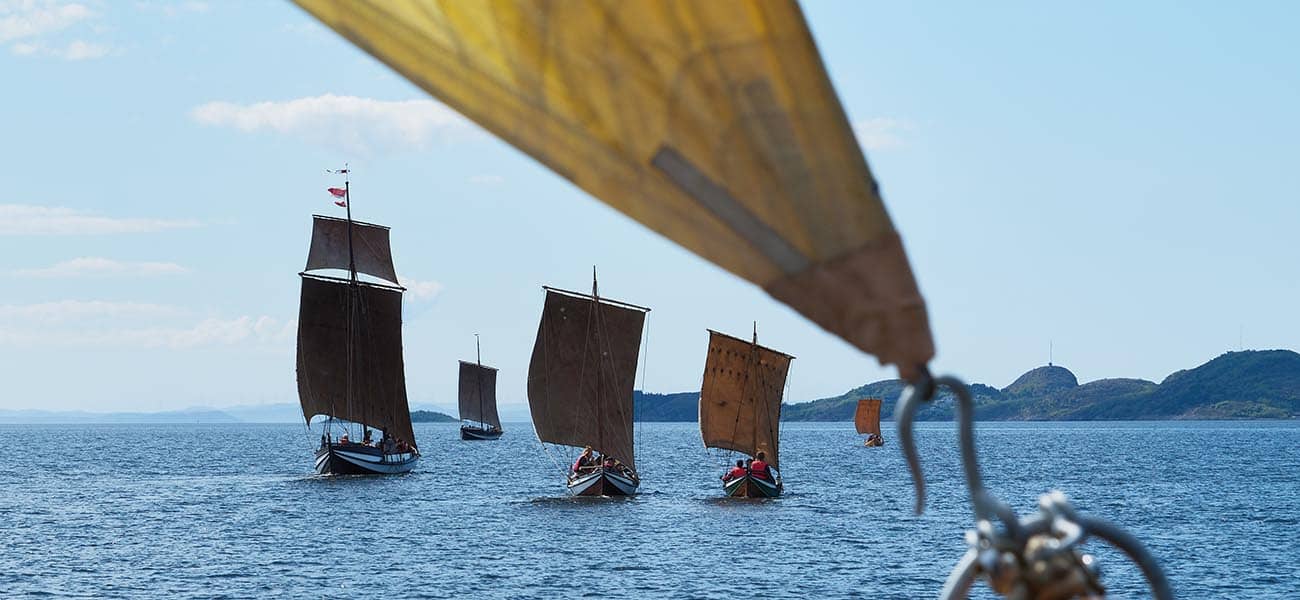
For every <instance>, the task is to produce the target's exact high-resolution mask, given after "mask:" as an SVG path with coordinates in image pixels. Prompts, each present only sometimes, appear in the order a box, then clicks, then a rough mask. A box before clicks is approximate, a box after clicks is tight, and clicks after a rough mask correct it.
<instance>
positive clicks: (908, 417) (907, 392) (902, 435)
mask: <svg viewBox="0 0 1300 600" xmlns="http://www.w3.org/2000/svg"><path fill="white" fill-rule="evenodd" d="M945 387H946V388H948V389H949V390H951V391H952V392H953V394H954V395H955V396H956V401H955V403H954V404H955V406H956V409H957V410H956V413H957V441H958V443H959V444H960V447H961V462H962V470H963V472H964V473H965V474H966V487H967V488H969V489H970V492H971V500H972V501H973V504H974V508H975V516H976V517H977V518H980V519H987V518H988V517H989V516H991V515H997V516H998V517H999V520H1002V521H1003V522H1004V524H1005V523H1006V522H1007V519H1005V518H1004V517H1005V515H1004V514H1002V513H1003V511H1002V510H1000V508H1001V507H998V506H996V505H997V504H1000V503H998V502H997V501H996V500H992V499H991V497H989V496H988V495H987V494H985V493H984V483H983V480H982V479H981V478H980V467H979V459H978V458H977V457H976V454H975V399H974V398H973V397H972V396H971V393H970V388H968V387H966V384H965V383H964V382H962V381H961V380H960V379H957V378H956V377H951V376H944V377H940V378H938V379H932V378H931V377H930V374H929V372H928V371H922V375H921V377H920V378H919V380H918V381H917V383H915V384H910V385H908V386H907V387H906V388H905V389H904V390H903V394H902V395H901V396H900V397H899V398H898V405H897V406H898V407H897V409H896V410H895V411H894V414H895V421H896V423H897V426H898V439H899V442H900V443H901V445H902V449H903V458H904V459H906V461H907V469H908V471H909V472H911V474H912V483H913V485H914V486H915V487H916V514H918V515H919V514H921V513H923V512H925V475H924V474H923V472H922V471H921V457H920V453H919V452H918V451H917V449H916V437H915V435H914V434H913V430H912V426H913V423H914V421H915V420H916V411H917V409H918V408H919V404H920V403H921V402H929V401H932V400H934V398H935V397H936V396H937V395H938V391H939V389H940V388H945ZM918 398H919V400H918ZM1011 521H1012V522H1014V521H1015V519H1014V518H1013V519H1011ZM1008 526H1009V527H1014V525H1008Z"/></svg>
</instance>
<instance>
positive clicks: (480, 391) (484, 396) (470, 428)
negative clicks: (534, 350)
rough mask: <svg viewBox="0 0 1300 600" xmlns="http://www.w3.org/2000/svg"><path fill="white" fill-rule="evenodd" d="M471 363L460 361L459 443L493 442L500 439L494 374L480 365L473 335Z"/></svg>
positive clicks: (480, 359)
mask: <svg viewBox="0 0 1300 600" xmlns="http://www.w3.org/2000/svg"><path fill="white" fill-rule="evenodd" d="M474 350H475V354H476V357H475V362H472V363H471V362H465V361H463V360H462V361H460V420H461V421H468V423H462V424H461V426H460V439H462V440H495V439H497V438H500V437H501V433H502V432H501V417H499V416H498V415H497V370H496V369H494V368H492V367H488V366H484V365H483V354H482V352H481V351H480V350H479V346H478V334H475V335H474Z"/></svg>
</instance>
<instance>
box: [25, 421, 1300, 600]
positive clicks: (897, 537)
mask: <svg viewBox="0 0 1300 600" xmlns="http://www.w3.org/2000/svg"><path fill="white" fill-rule="evenodd" d="M920 427H921V430H920V441H921V445H922V456H923V459H924V460H925V461H926V466H927V467H928V475H929V481H930V483H931V496H930V502H929V506H928V507H927V508H928V510H927V512H926V514H925V515H924V516H921V517H917V516H913V515H912V514H911V512H910V508H911V503H912V501H913V492H912V489H911V487H910V484H909V482H908V479H907V474H906V472H905V470H904V468H903V463H902V459H901V455H900V453H899V451H898V447H897V445H896V444H894V443H893V442H895V441H896V440H893V439H891V440H890V441H891V445H890V446H888V447H886V448H884V449H864V448H862V447H860V439H859V437H858V436H857V435H856V434H854V433H853V432H852V431H851V430H850V429H849V428H848V426H847V425H840V424H834V425H832V424H786V426H785V428H784V431H783V434H782V438H783V442H782V449H783V450H782V462H783V464H782V467H783V469H782V471H783V473H784V475H785V480H786V490H787V494H786V495H785V496H784V497H782V498H780V499H778V500H774V501H758V502H753V501H748V502H746V501H724V500H721V499H720V498H719V495H720V485H719V483H718V480H717V476H718V474H719V473H720V471H721V458H720V457H718V456H717V455H713V454H710V453H708V452H706V451H705V450H704V449H703V448H701V447H700V442H699V432H698V430H697V429H696V427H695V425H693V424H650V425H644V426H642V427H641V428H640V436H641V437H640V441H639V444H638V445H639V446H640V455H639V457H640V458H639V462H640V466H641V472H642V476H643V485H642V488H641V489H642V492H643V493H642V494H641V495H640V496H638V497H636V498H635V499H631V500H604V501H599V500H598V501H585V500H577V499H570V498H566V497H565V495H564V488H563V486H562V485H561V477H560V475H559V473H558V470H557V466H556V464H555V463H553V462H552V461H551V460H550V459H549V458H548V455H547V453H545V452H544V451H543V450H542V448H541V445H540V444H539V443H538V442H537V440H536V438H535V437H534V435H533V432H532V429H531V427H530V426H528V425H526V424H519V425H515V426H513V427H510V426H507V433H506V436H505V437H504V438H502V439H501V440H500V441H498V442H461V441H459V439H458V438H457V431H456V426H455V425H418V426H417V430H416V431H417V435H418V436H419V441H420V445H421V447H422V449H423V450H424V452H425V459H424V460H423V461H422V463H421V466H420V467H419V469H418V471H417V472H415V473H412V474H410V475H407V476H403V477H389V478H318V477H314V476H312V475H311V474H310V467H311V454H312V450H313V448H314V446H315V442H316V437H314V436H313V435H312V434H310V433H308V432H306V431H305V430H304V429H303V428H302V427H296V426H291V425H237V426H225V425H150V426H114V425H95V426H71V425H69V426H0V543H2V544H3V551H2V552H0V590H3V591H4V593H5V595H6V596H7V597H14V596H19V597H21V596H58V597H63V596H70V597H144V596H148V597H214V598H246V597H266V596H288V597H373V598H404V597H451V596H468V595H474V596H482V597H487V596H496V597H570V596H620V595H626V596H631V597H645V596H674V597H688V596H689V597H718V598H721V597H732V596H735V595H736V594H735V593H734V590H733V588H731V587H729V585H730V584H734V583H737V582H740V581H742V580H743V582H744V586H745V589H746V590H747V591H746V594H749V595H756V596H778V595H782V596H797V597H863V596H869V597H872V598H929V597H934V596H936V595H937V593H938V591H939V589H940V587H941V585H942V582H943V580H944V578H945V577H946V575H947V573H948V570H949V569H950V568H951V567H952V565H953V564H954V562H955V561H956V560H957V559H958V557H959V556H960V555H961V554H962V552H963V551H964V550H965V548H964V546H963V541H962V532H963V530H964V529H966V528H967V527H969V526H970V522H971V517H970V511H969V503H968V501H967V499H966V496H965V492H964V490H963V489H962V487H961V479H960V474H959V472H958V471H957V462H956V451H955V444H954V443H953V441H954V438H955V436H954V434H953V429H952V426H951V425H950V424H922V425H921V426H920ZM978 436H979V447H980V451H981V452H982V463H983V466H984V470H985V478H986V481H987V484H988V485H989V487H990V488H991V489H992V490H993V491H994V492H995V493H996V494H997V495H999V496H1000V497H1002V498H1003V499H1004V500H1006V501H1008V502H1009V503H1010V504H1012V505H1013V506H1014V507H1015V508H1016V510H1017V511H1019V512H1021V513H1024V512H1027V511H1029V510H1031V509H1032V508H1033V507H1034V506H1035V501H1036V498H1037V497H1038V495H1039V494H1041V493H1042V492H1044V491H1046V490H1048V489H1052V488H1059V489H1062V490H1064V491H1066V492H1067V493H1068V494H1069V495H1070V497H1071V499H1072V500H1073V501H1074V503H1075V505H1076V507H1077V508H1079V509H1080V510H1081V511H1084V512H1089V513H1092V514H1097V515H1101V516H1105V517H1107V518H1110V519H1112V520H1114V521H1116V522H1118V523H1120V524H1122V525H1124V526H1126V527H1129V528H1130V529H1131V530H1132V531H1133V532H1135V533H1136V534H1137V535H1138V536H1139V537H1140V538H1141V539H1142V540H1144V541H1145V542H1146V543H1147V544H1148V546H1149V547H1150V548H1151V549H1152V550H1153V551H1154V552H1155V553H1156V554H1157V555H1158V556H1159V557H1160V559H1161V560H1162V562H1163V563H1164V565H1165V566H1166V567H1167V570H1168V572H1169V575H1170V577H1171V579H1172V581H1173V583H1174V586H1175V588H1176V590H1177V591H1178V592H1179V594H1180V596H1181V597H1183V598H1291V597H1296V596H1298V595H1300V474H1298V472H1300V424H1297V423H1295V422H1282V423H1183V422H1179V423H1122V424H1097V423H1087V424H994V423H986V424H981V425H980V426H979V427H978ZM890 437H891V438H892V437H894V436H892V435H891V436H890ZM555 460H556V461H561V460H563V457H561V456H560V455H559V454H558V453H556V454H555ZM1088 549H1089V550H1090V551H1094V552H1095V553H1096V554H1097V555H1098V556H1099V558H1100V560H1101V564H1102V569H1103V576H1104V580H1105V582H1106V583H1107V584H1108V585H1109V586H1110V589H1111V593H1112V597H1120V598H1123V597H1142V596H1145V591H1144V588H1143V587H1142V584H1141V582H1140V580H1139V578H1138V575H1137V572H1136V571H1135V570H1134V569H1133V568H1131V567H1129V566H1128V565H1127V564H1125V563H1124V562H1123V560H1122V558H1121V557H1120V556H1119V555H1118V554H1116V553H1115V552H1113V551H1108V550H1107V548H1106V547H1104V546H1098V545H1097V544H1090V545H1089V546H1088ZM977 590H978V593H977V597H990V595H989V593H988V591H987V590H986V589H985V588H983V587H982V586H981V587H979V588H977Z"/></svg>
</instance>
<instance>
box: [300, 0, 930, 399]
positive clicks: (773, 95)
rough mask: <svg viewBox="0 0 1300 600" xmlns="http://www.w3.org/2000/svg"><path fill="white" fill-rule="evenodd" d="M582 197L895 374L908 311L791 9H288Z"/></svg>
mask: <svg viewBox="0 0 1300 600" xmlns="http://www.w3.org/2000/svg"><path fill="white" fill-rule="evenodd" d="M295 1H296V2H297V3H298V5H300V6H301V7H303V8H304V9H305V10H307V11H308V12H309V13H311V14H313V15H315V16H316V17H317V18H318V19H320V20H321V21H322V22H324V23H325V24H326V25H328V26H329V27H331V28H333V29H334V30H335V31H337V32H339V33H340V34H342V35H343V36H344V37H346V38H347V39H349V40H351V41H352V42H353V43H355V44H356V45H357V46H359V47H360V48H362V49H364V50H365V51H367V52H369V53H370V54H372V55H374V56H375V57H377V58H378V59H379V60H381V61H383V62H385V63H387V64H388V65H389V66H391V67H392V68H393V69H395V70H397V71H398V72H399V73H401V74H402V75H404V76H406V78H407V79H409V80H411V81H412V82H413V83H415V84H416V85H418V86H420V87H421V88H423V89H424V90H426V91H427V92H429V93H430V94H432V95H433V96H435V97H437V98H438V99H439V100H441V101H442V102H444V103H446V104H448V105H449V106H451V107H453V108H454V109H456V110H458V111H460V112H461V113H462V114H464V115H466V116H467V117H469V118H470V119H472V120H473V121H475V122H477V123H478V124H480V125H482V126H483V127H484V128H486V129H487V130H489V131H491V132H492V133H494V134H496V135H498V136H500V137H501V138H502V139H504V140H506V141H508V142H510V143H511V144H513V145H514V146H516V147H517V148H519V149H520V150H522V151H523V152H526V153H527V154H529V155H530V156H532V157H533V158H535V159H537V160H538V161H540V162H541V163H542V164H544V165H546V166H547V167H549V168H551V169H553V170H554V171H555V172H557V173H559V174H560V175H561V176H563V177H565V178H567V179H569V180H571V181H572V182H573V183H575V184H576V185H578V186H579V187H581V188H582V189H583V190H585V191H587V192H588V193H590V194H592V195H593V196H595V197H596V198H599V199H600V200H601V201H603V202H606V203H608V204H609V205H611V206H613V207H614V208H616V209H618V210H620V211H622V212H623V213H625V214H627V215H628V216H630V217H632V218H633V219H636V220H637V221H639V222H641V223H643V224H644V225H646V226H647V227H650V228H651V229H653V230H655V231H657V232H659V233H661V234H663V235H665V236H667V237H668V238H670V239H672V240H674V241H676V242H677V243H679V244H681V245H683V246H685V247H687V248H689V249H690V250H692V251H694V252H695V253H697V254H699V255H700V256H702V257H704V258H706V259H708V260H710V261H712V262H714V263H716V264H718V265H719V266H721V267H723V268H725V269H727V270H728V271H731V272H732V273H735V274H736V275H739V276H740V277H743V278H745V279H747V280H749V281H751V282H754V283H756V284H758V285H759V286H762V287H763V289H765V290H766V291H767V292H768V293H769V294H771V295H772V296H774V297H775V298H777V299H778V300H780V301H782V302H785V303H786V304H788V305H790V306H791V307H793V308H794V309H796V310H797V311H799V312H800V313H802V314H803V315H805V316H806V317H808V318H809V319H811V320H813V321H814V322H816V323H818V324H819V325H821V326H822V327H824V328H826V329H828V330H829V331H831V332H833V333H835V334H837V335H839V336H840V337H842V338H844V339H845V340H847V341H849V342H850V343H852V344H854V345H855V346H857V347H858V348H861V349H862V350H865V351H867V352H870V353H873V354H875V355H876V356H877V357H879V359H880V360H881V361H882V362H885V363H893V364H897V365H899V367H900V369H901V370H902V372H903V374H904V375H905V376H907V375H909V374H914V373H915V372H916V371H915V368H916V367H919V366H921V365H923V364H925V363H926V362H927V361H928V360H929V359H930V358H931V357H932V356H933V354H934V350H933V342H932V341H931V337H930V331H929V323H928V320H927V317H926V312H925V305H924V302H923V301H922V299H921V296H920V293H919V292H918V291H917V287H916V282H915V280H914V278H913V276H912V272H911V267H910V266H909V265H908V261H907V258H906V256H905V255H904V253H903V248H902V243H901V242H900V240H899V238H898V235H897V233H896V232H895V230H894V227H893V225H892V223H891V222H890V220H889V216H888V215H887V214H886V212H885V208H884V205H883V204H882V202H881V199H880V195H879V192H878V190H877V187H876V182H875V180H874V179H873V178H872V176H871V172H870V171H869V169H868V168H867V163H866V159H865V158H864V156H863V154H862V150H861V148H860V147H859V145H858V142H857V140H856V138H855V137H854V135H853V131H852V128H851V127H850V125H849V122H848V119H847V117H846V116H845V113H844V109H843V107H842V106H841V105H840V102H839V98H838V97H837V96H836V94H835V90H834V88H833V87H832V86H831V82H830V79H829V77H828V76H827V73H826V69H825V67H824V66H823V65H822V62H821V56H820V54H819V53H818V51H817V48H816V45H815V44H814V42H813V39H812V35H811V33H810V32H809V30H808V26H807V23H806V22H805V20H804V17H803V13H802V11H801V10H800V9H799V6H798V4H797V3H796V2H794V1H793V0H762V1H753V2H740V1H722V0H718V1H699V0H565V1H561V2H549V1H544V0H470V1H461V0H295Z"/></svg>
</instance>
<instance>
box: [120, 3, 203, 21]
mask: <svg viewBox="0 0 1300 600" xmlns="http://www.w3.org/2000/svg"><path fill="white" fill-rule="evenodd" d="M135 8H136V10H138V11H140V12H144V13H159V14H161V15H163V16H165V17H175V16H177V15H180V14H183V13H196V14H202V13H206V12H208V11H209V10H212V6H211V5H210V4H208V3H207V2H172V1H163V2H154V1H146V0H139V1H138V2H136V3H135Z"/></svg>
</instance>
